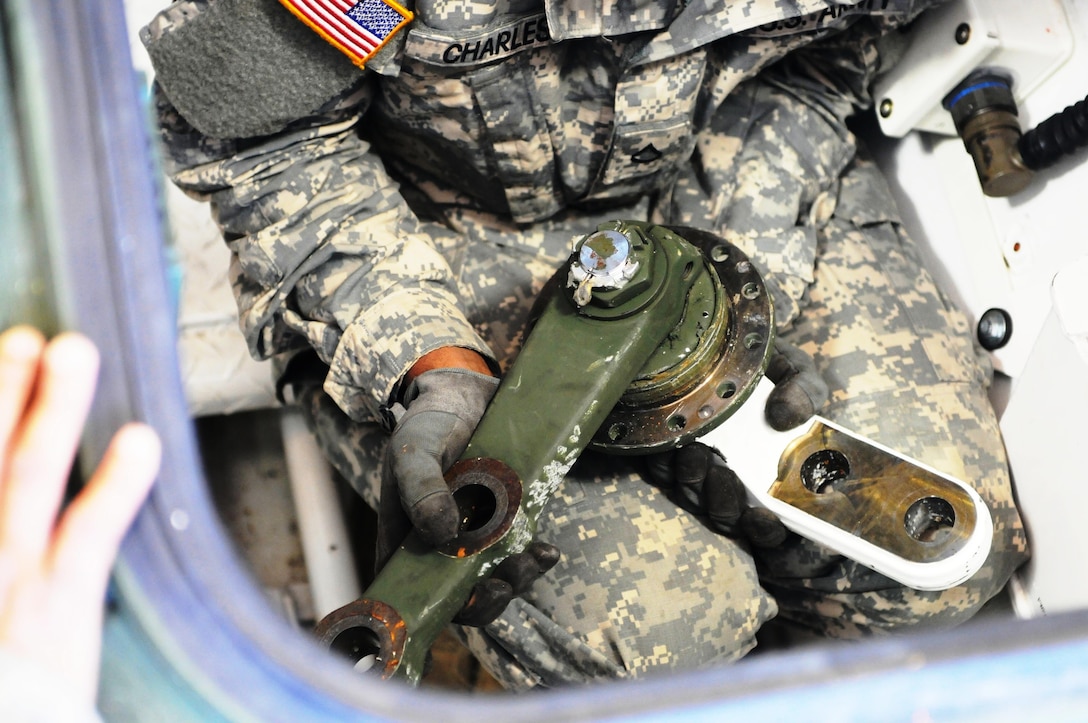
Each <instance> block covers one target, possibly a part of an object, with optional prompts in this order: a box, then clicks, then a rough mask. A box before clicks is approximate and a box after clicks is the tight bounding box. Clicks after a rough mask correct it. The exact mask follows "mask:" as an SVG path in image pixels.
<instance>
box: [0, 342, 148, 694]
mask: <svg viewBox="0 0 1088 723" xmlns="http://www.w3.org/2000/svg"><path fill="white" fill-rule="evenodd" d="M97 374H98V353H97V351H96V350H95V348H94V346H93V345H92V344H91V342H90V341H88V340H87V339H86V338H84V337H82V336H79V335H76V334H62V335H60V336H58V337H57V338H55V339H54V340H53V341H51V342H50V343H48V344H46V342H45V339H44V338H43V337H42V335H41V334H40V333H38V332H37V331H35V330H33V329H31V328H29V327H15V328H13V329H10V330H8V331H6V332H4V333H3V334H0V646H3V647H4V648H5V649H6V650H7V651H9V652H10V653H13V654H15V655H18V656H20V657H22V658H24V659H26V660H28V661H31V662H33V663H35V664H37V665H38V666H41V667H44V668H45V669H47V670H49V671H50V672H51V673H52V674H55V675H56V676H57V677H58V681H62V684H61V685H59V686H58V691H57V695H62V696H66V697H67V696H74V697H77V699H78V700H81V701H86V703H87V705H93V703H94V699H95V693H96V690H97V686H98V666H99V656H100V649H101V635H102V632H101V630H102V602H103V598H104V596H105V591H106V585H107V582H108V580H109V574H110V570H111V568H112V566H113V562H114V559H115V557H116V555H117V549H118V547H119V545H120V543H121V539H122V538H123V537H124V534H125V532H126V530H127V529H128V527H129V525H130V524H131V523H132V520H133V518H134V517H135V515H136V511H137V510H138V509H139V507H140V505H141V504H142V502H143V500H144V498H145V497H146V496H147V492H148V490H149V489H150V487H151V483H152V481H153V480H154V478H155V474H156V473H157V471H158V467H159V459H160V454H161V447H160V443H159V439H158V436H157V435H156V434H155V432H154V431H153V430H151V428H150V427H147V426H146V425H142V424H129V425H126V426H125V427H124V428H122V429H121V430H120V431H119V432H118V433H117V434H116V436H115V437H114V438H113V441H112V442H111V444H110V447H109V449H108V450H107V451H106V454H105V456H104V457H103V459H102V462H101V464H100V465H99V467H98V469H97V471H96V472H95V473H94V475H93V476H92V477H91V479H90V480H89V481H88V482H87V484H86V486H85V488H84V489H83V490H82V491H81V492H80V493H79V495H78V496H77V497H76V499H75V500H74V501H73V502H72V503H71V504H70V505H69V506H68V507H67V508H66V509H65V510H64V511H63V513H60V508H61V503H62V500H63V497H64V491H65V487H66V484H67V481H68V474H69V470H70V468H71V466H72V462H73V459H74V457H75V452H76V448H77V446H78V443H79V438H80V436H81V433H82V430H83V424H84V421H85V420H86V416H87V411H88V408H89V407H90V403H91V398H92V396H93V394H94V387H95V381H96V378H97ZM58 514H60V516H59V519H58Z"/></svg>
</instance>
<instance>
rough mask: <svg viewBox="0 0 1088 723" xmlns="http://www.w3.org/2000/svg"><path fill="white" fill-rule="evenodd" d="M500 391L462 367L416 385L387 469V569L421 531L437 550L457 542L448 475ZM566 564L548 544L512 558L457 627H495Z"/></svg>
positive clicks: (478, 592)
mask: <svg viewBox="0 0 1088 723" xmlns="http://www.w3.org/2000/svg"><path fill="white" fill-rule="evenodd" d="M498 386H499V380H498V379H496V378H495V377H491V376H488V375H486V374H479V373H477V372H473V371H469V370H467V369H460V368H455V367H451V368H442V369H432V370H431V371H427V372H424V373H423V374H420V375H419V376H418V377H416V378H415V380H413V381H412V383H411V384H410V385H409V386H408V390H407V392H406V394H405V396H404V405H405V407H406V410H405V412H404V413H403V415H402V416H401V417H400V419H399V420H398V421H397V426H396V427H395V428H394V430H393V435H392V437H391V438H390V440H389V446H388V448H387V450H386V458H385V461H384V464H383V465H382V492H381V499H380V501H379V505H378V541H377V563H378V568H379V569H380V568H381V567H383V566H384V565H385V563H386V562H387V561H388V560H389V557H390V556H392V554H393V553H394V552H395V551H396V549H397V548H398V547H399V546H400V544H401V542H403V541H404V538H405V537H406V536H407V535H408V533H409V531H411V529H413V528H414V529H415V530H416V532H417V533H418V534H419V536H420V537H421V538H423V540H425V541H426V542H428V543H430V544H432V545H440V544H443V543H445V542H449V541H450V540H452V539H453V538H454V537H456V536H457V533H458V530H459V527H460V522H461V515H460V513H459V511H458V509H457V503H456V502H455V501H454V498H453V495H452V494H451V493H450V491H449V487H447V485H446V481H445V479H444V478H443V472H445V471H446V470H447V469H449V468H450V466H451V465H452V464H453V463H454V462H455V461H457V459H458V458H459V457H460V456H461V454H462V453H463V452H464V451H465V447H467V446H468V442H469V440H470V439H471V437H472V434H473V432H475V430H476V425H477V424H479V422H480V418H481V417H482V416H483V414H484V410H485V409H486V408H487V405H488V403H490V401H491V398H492V397H493V396H494V395H495V390H496V389H498ZM558 560H559V550H558V549H557V548H555V547H554V546H552V545H549V544H546V543H541V542H534V543H532V544H530V545H529V546H528V547H527V548H526V549H525V551H524V552H520V553H516V554H514V555H511V556H510V557H509V558H507V559H506V560H504V561H503V562H502V563H501V564H500V565H498V566H497V567H496V569H495V571H494V572H493V573H492V575H491V576H490V577H489V578H487V579H485V580H482V581H480V582H479V583H477V584H476V586H475V587H474V588H473V590H472V593H471V595H470V596H469V599H468V601H467V602H466V603H465V606H464V607H463V608H462V609H461V611H460V613H459V614H458V616H457V618H456V619H455V622H458V623H461V624H462V625H476V626H481V625H486V624H487V623H489V622H491V621H492V620H494V619H495V618H496V617H498V616H499V615H500V614H501V613H502V611H503V610H504V609H505V608H506V605H507V604H508V603H509V602H510V600H512V599H513V598H514V597H515V596H517V595H521V594H523V593H524V592H525V591H526V590H528V588H529V586H530V585H531V584H532V583H533V581H535V580H536V579H537V578H539V577H540V576H541V575H543V574H544V573H545V572H547V571H548V570H549V569H551V567H552V566H553V565H555V563H556V562H558Z"/></svg>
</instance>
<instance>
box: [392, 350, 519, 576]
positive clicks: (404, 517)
mask: <svg viewBox="0 0 1088 723" xmlns="http://www.w3.org/2000/svg"><path fill="white" fill-rule="evenodd" d="M481 361H482V360H481ZM485 368H486V366H485ZM498 386H499V380H498V379H496V378H495V377H493V376H491V375H489V374H483V373H480V372H477V371H472V370H470V369H466V368H461V367H443V368H435V369H430V370H427V371H424V372H423V373H421V374H419V375H418V376H416V377H415V378H414V379H413V380H412V381H411V383H410V384H409V386H408V390H407V392H406V394H405V398H404V405H405V408H406V411H405V412H404V414H403V415H402V416H401V418H400V419H399V420H398V421H397V426H396V427H395V428H394V430H393V435H392V437H391V438H390V440H389V446H388V448H387V450H386V458H385V462H384V464H383V465H382V492H381V501H380V504H379V509H378V527H379V529H378V556H379V562H383V561H384V560H385V559H386V557H387V556H388V555H390V554H392V552H393V551H394V550H396V548H397V547H398V546H399V545H400V543H401V542H403V541H404V538H405V537H406V536H407V535H408V532H409V531H411V530H412V529H413V528H414V529H415V530H416V531H417V533H418V534H419V536H420V537H422V538H423V539H424V540H425V541H426V542H429V543H430V544H432V545H440V544H442V543H445V542H449V541H450V540H452V539H453V538H454V537H456V536H457V531H458V526H459V524H460V517H459V515H458V511H457V503H456V502H455V501H454V499H453V495H452V494H451V493H450V490H449V487H448V486H447V485H446V481H445V479H444V478H443V473H444V472H445V471H446V470H447V469H449V467H450V465H452V464H453V463H454V462H455V461H457V459H458V458H459V457H460V456H461V453H462V452H464V451H465V447H466V446H467V445H468V442H469V439H470V438H471V437H472V433H473V432H474V431H475V430H476V425H477V424H479V422H480V418H481V417H482V416H483V413H484V410H485V409H486V408H487V405H488V403H489V402H490V401H491V397H493V396H494V395H495V390H496V389H498Z"/></svg>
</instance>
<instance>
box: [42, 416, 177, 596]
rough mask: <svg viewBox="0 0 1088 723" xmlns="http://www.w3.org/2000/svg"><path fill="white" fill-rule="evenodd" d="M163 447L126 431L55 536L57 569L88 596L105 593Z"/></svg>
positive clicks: (137, 429)
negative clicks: (110, 573) (123, 542)
mask: <svg viewBox="0 0 1088 723" xmlns="http://www.w3.org/2000/svg"><path fill="white" fill-rule="evenodd" d="M161 459H162V444H161V442H160V441H159V437H158V435H157V434H156V433H155V431H154V430H153V429H152V428H151V427H149V426H147V425H145V424H138V423H132V424H127V425H125V426H124V427H122V428H121V429H120V430H119V431H118V432H117V434H116V435H114V438H113V440H112V441H111V442H110V446H109V448H108V449H107V450H106V454H105V455H104V456H103V458H102V462H101V463H100V464H99V466H98V469H97V470H96V471H95V473H94V474H93V475H92V477H91V479H90V481H89V482H88V483H87V485H86V486H85V487H84V488H83V490H82V491H81V492H80V493H79V495H78V496H76V498H75V499H74V500H73V501H72V503H71V504H70V505H69V506H68V508H67V509H66V510H65V511H64V515H63V516H62V518H61V520H60V523H59V524H58V526H57V530H56V534H55V536H54V543H53V548H52V551H51V563H52V567H53V569H54V571H55V572H56V573H57V574H58V575H59V576H60V577H61V578H62V579H66V580H70V581H72V582H73V583H74V584H78V585H79V586H80V587H81V588H82V589H81V591H80V592H82V593H83V594H84V595H88V596H89V595H94V596H96V597H97V596H100V595H101V594H102V593H103V591H104V590H105V585H106V580H107V579H108V577H109V571H110V568H111V567H112V566H113V561H114V558H115V557H116V556H117V549H118V547H119V546H120V544H121V540H122V539H124V536H125V533H126V532H127V531H128V528H129V527H130V525H131V524H132V520H133V518H135V516H136V513H137V511H138V510H139V509H140V506H141V505H142V504H143V502H144V500H145V499H146V497H147V493H148V491H149V490H150V489H151V485H152V483H153V482H154V480H155V477H156V475H157V474H158V471H159V465H160V462H161Z"/></svg>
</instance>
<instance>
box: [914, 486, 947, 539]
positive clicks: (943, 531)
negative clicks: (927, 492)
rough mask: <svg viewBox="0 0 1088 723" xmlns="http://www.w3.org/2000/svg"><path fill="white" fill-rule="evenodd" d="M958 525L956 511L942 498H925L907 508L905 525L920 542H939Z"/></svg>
mask: <svg viewBox="0 0 1088 723" xmlns="http://www.w3.org/2000/svg"><path fill="white" fill-rule="evenodd" d="M955 524H956V510H955V509H954V508H953V507H952V503H951V502H949V501H948V500H946V499H943V498H941V497H923V498H922V499H920V500H918V501H917V502H915V503H914V504H912V505H911V506H910V507H908V508H907V514H906V515H905V516H904V518H903V525H904V527H906V530H907V534H908V535H910V536H911V537H913V538H914V539H915V540H918V542H938V541H939V540H941V539H943V538H944V537H945V536H947V535H948V533H949V531H951V529H952V527H954V526H955Z"/></svg>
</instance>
